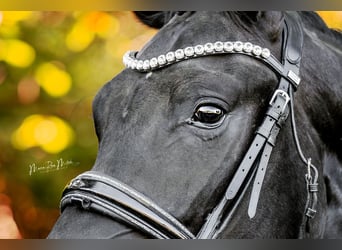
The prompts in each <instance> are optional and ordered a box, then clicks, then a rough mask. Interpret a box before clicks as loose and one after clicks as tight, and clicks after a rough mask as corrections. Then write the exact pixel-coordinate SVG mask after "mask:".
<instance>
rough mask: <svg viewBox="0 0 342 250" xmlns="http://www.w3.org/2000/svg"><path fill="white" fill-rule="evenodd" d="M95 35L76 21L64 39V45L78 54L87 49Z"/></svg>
mask: <svg viewBox="0 0 342 250" xmlns="http://www.w3.org/2000/svg"><path fill="white" fill-rule="evenodd" d="M94 38H95V34H94V32H93V31H90V30H89V29H88V28H87V27H86V26H85V25H84V23H83V22H81V21H78V22H77V23H76V24H75V25H74V27H73V28H72V29H71V31H70V32H69V34H68V35H67V37H66V40H65V43H66V45H67V47H68V49H70V50H71V51H74V52H80V51H83V50H85V49H86V48H88V46H89V45H90V44H91V42H92V41H93V40H94Z"/></svg>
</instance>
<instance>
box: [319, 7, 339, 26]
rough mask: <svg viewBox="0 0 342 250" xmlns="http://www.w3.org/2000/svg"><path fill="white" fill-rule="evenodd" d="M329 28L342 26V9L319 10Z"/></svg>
mask: <svg viewBox="0 0 342 250" xmlns="http://www.w3.org/2000/svg"><path fill="white" fill-rule="evenodd" d="M317 13H318V14H319V15H320V16H321V17H322V18H323V20H324V22H325V23H326V24H327V25H328V26H329V28H334V29H341V28H342V21H341V20H342V11H317Z"/></svg>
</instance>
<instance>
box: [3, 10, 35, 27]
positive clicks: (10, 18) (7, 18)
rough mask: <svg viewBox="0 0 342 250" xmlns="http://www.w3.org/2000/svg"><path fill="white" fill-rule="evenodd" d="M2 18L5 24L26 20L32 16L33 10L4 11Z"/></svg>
mask: <svg viewBox="0 0 342 250" xmlns="http://www.w3.org/2000/svg"><path fill="white" fill-rule="evenodd" d="M1 14H2V19H3V23H4V24H10V25H13V24H15V23H17V22H20V21H22V20H26V19H29V18H31V17H32V15H33V12H32V11H2V12H1Z"/></svg>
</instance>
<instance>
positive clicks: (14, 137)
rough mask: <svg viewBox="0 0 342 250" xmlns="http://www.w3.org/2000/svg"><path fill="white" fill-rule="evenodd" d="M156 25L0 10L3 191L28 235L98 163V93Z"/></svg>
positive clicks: (112, 16) (96, 15) (128, 17)
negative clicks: (95, 108) (95, 100)
mask: <svg viewBox="0 0 342 250" xmlns="http://www.w3.org/2000/svg"><path fill="white" fill-rule="evenodd" d="M320 14H321V15H322V16H323V17H324V18H325V19H326V20H327V21H328V24H329V25H331V26H332V27H335V28H341V27H342V21H341V20H342V16H341V12H320ZM155 32H156V31H155V30H152V29H149V28H147V27H145V26H143V25H142V24H141V23H139V22H137V20H136V19H135V18H134V16H133V14H132V13H129V12H103V11H92V12H81V11H79V12H30V11H18V12H0V127H1V129H0V194H1V193H4V194H6V195H7V196H6V197H10V198H11V200H12V202H11V206H12V209H13V214H14V218H15V220H16V222H17V224H18V227H19V229H20V231H21V234H22V236H23V237H24V238H43V237H46V235H47V233H48V232H49V230H50V228H51V227H52V225H53V223H54V222H55V220H56V218H57V216H58V214H59V211H58V209H57V208H58V205H59V199H60V194H61V190H62V189H63V187H64V185H65V184H66V182H67V181H68V180H70V178H71V177H74V176H76V175H77V174H79V173H81V172H83V171H85V170H88V169H90V168H91V166H92V164H93V163H94V160H95V158H96V152H97V138H96V136H95V132H94V127H93V121H92V112H91V103H92V100H93V97H94V95H95V94H96V93H97V91H98V90H99V88H100V87H101V86H102V85H103V84H104V83H105V82H107V81H109V80H110V79H111V78H112V77H113V76H115V75H116V74H117V73H119V72H120V71H121V70H122V69H123V65H122V63H121V58H122V55H123V54H124V52H125V51H127V50H134V49H140V47H141V46H142V45H143V44H144V43H145V42H146V41H147V40H149V39H150V37H152V36H153V35H154V34H155ZM61 162H63V163H64V165H63V166H58V163H60V165H61ZM3 197H5V196H3ZM8 204H9V203H8ZM8 204H7V205H8ZM0 213H1V211H0ZM9 214H10V213H9ZM0 223H1V222H0ZM2 235H4V234H2ZM12 235H13V236H14V235H15V234H12ZM16 236H18V235H16ZM0 237H1V235H0ZM8 237H10V236H8ZM14 237H15V236H14Z"/></svg>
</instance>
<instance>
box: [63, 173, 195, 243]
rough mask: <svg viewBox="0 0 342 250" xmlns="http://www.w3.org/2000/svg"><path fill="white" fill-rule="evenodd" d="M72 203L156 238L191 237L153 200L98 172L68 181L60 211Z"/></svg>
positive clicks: (192, 236)
mask: <svg viewBox="0 0 342 250" xmlns="http://www.w3.org/2000/svg"><path fill="white" fill-rule="evenodd" d="M74 203H77V204H80V205H81V206H82V207H83V208H84V209H89V210H94V211H97V212H100V213H103V214H105V215H107V216H109V217H111V218H114V219H116V220H120V221H123V222H125V223H128V224H130V225H131V226H133V227H135V228H137V229H139V230H142V231H143V232H146V233H148V234H149V235H151V236H152V237H155V238H157V239H169V238H180V239H192V238H195V236H194V235H193V234H192V233H191V232H190V231H189V230H187V229H186V228H185V227H184V226H183V225H182V224H181V223H180V222H178V220H177V219H175V218H174V217H173V216H172V215H170V214H169V213H167V212H166V211H164V210H163V209H162V208H160V207H159V206H158V205H156V204H155V203H154V202H153V201H151V200H150V199H148V198H147V197H145V196H144V195H142V194H141V193H139V192H138V191H136V190H134V189H132V188H131V187H128V186H126V185H125V184H124V183H121V182H120V181H118V180H115V179H114V178H112V177H110V176H107V175H105V174H102V173H99V172H95V171H88V172H85V173H83V174H81V175H79V176H77V177H76V178H75V179H74V180H72V181H71V182H70V184H69V185H68V186H67V188H66V189H65V190H64V192H63V198H62V200H61V205H60V207H61V211H63V210H64V208H65V207H66V206H68V205H69V204H74Z"/></svg>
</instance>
